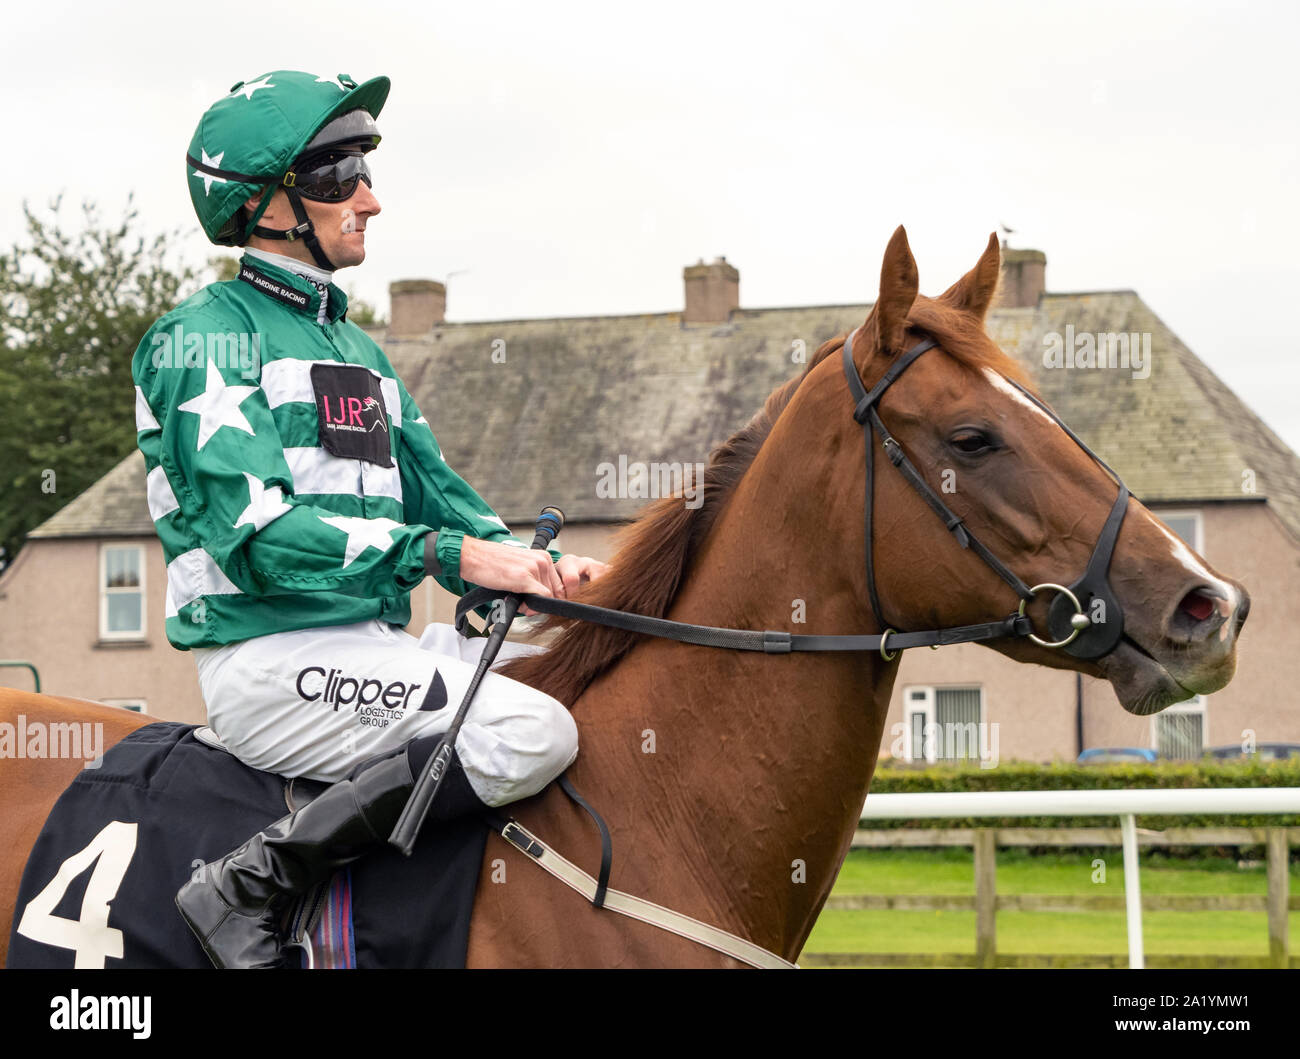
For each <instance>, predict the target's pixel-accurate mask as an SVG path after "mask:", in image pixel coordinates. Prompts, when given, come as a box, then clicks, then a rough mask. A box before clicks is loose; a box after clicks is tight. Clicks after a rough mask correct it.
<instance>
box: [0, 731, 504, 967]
mask: <svg viewBox="0 0 1300 1059" xmlns="http://www.w3.org/2000/svg"><path fill="white" fill-rule="evenodd" d="M196 733H198V734H196ZM206 734H207V730H206V729H199V728H197V726H195V725H187V724H178V723H175V722H160V723H158V724H151V725H147V726H145V727H144V728H140V729H137V730H136V731H134V732H132V733H131V734H130V735H128V736H127V737H126V738H125V739H123V740H122V741H121V742H119V743H118V744H117V745H116V746H114V747H112V748H111V749H110V750H109V751H108V752H107V753H106V754H105V755H104V758H103V762H102V764H101V765H100V767H99V768H88V769H84V770H82V772H81V773H80V774H79V775H78V776H77V778H76V779H75V780H74V781H73V782H72V784H71V785H70V786H69V787H68V789H67V790H66V791H64V792H63V794H62V795H61V796H60V798H59V800H58V802H57V803H55V806H54V808H53V810H51V812H50V816H49V818H48V819H47V820H46V822H45V826H44V828H43V829H42V831H41V834H40V837H39V838H38V839H37V841H36V845H35V846H34V847H33V848H32V853H31V856H30V857H29V858H28V861H27V866H26V868H25V869H24V871H23V879H22V885H21V886H20V888H19V892H18V903H17V906H16V907H15V910H14V919H13V921H14V928H13V933H12V935H11V936H10V939H9V958H8V962H7V966H9V967H39V968H74V967H77V968H80V967H87V968H90V967H108V968H115V967H145V968H170V967H211V966H212V965H211V963H210V962H209V960H208V958H207V956H206V955H205V954H204V952H203V950H202V949H201V948H200V947H199V943H198V941H197V940H196V939H195V937H194V934H193V933H192V932H191V931H190V928H189V927H188V926H187V925H186V924H185V922H184V920H182V919H181V917H180V914H179V913H178V912H177V910H176V905H175V903H174V899H175V896H176V891H177V890H178V889H180V887H181V886H182V884H184V883H185V881H186V880H187V879H188V878H189V877H190V875H191V874H192V873H193V872H194V871H196V870H198V869H199V868H200V867H201V866H202V865H204V864H207V863H209V862H212V861H216V860H219V859H220V858H221V857H223V856H225V855H226V854H227V853H229V852H230V850H232V849H234V848H236V847H237V846H239V845H240V844H241V843H242V842H244V841H245V840H246V839H247V838H248V836H249V835H250V834H254V833H256V832H257V831H260V830H261V829H262V828H264V827H266V826H267V825H268V824H269V823H271V822H272V821H274V820H278V819H280V818H281V817H283V816H284V814H285V812H286V805H289V807H290V808H296V807H298V806H300V805H303V804H305V803H306V802H307V801H310V799H311V798H313V797H315V796H316V795H317V794H318V793H319V792H320V791H322V790H324V789H325V787H326V786H328V785H327V784H324V783H315V782H310V781H304V780H295V781H293V782H292V785H290V783H289V781H286V780H285V779H283V778H282V777H280V776H276V775H273V774H271V773H269V772H259V771H257V770H255V769H251V768H249V767H248V766H246V765H244V764H242V763H241V762H240V761H239V760H238V759H236V758H235V757H234V756H233V755H231V754H229V753H227V752H226V751H225V750H223V749H220V748H219V746H218V745H215V740H213V741H212V744H209V743H208V742H205V741H204V740H203V739H202V738H200V736H203V735H206ZM290 798H291V799H292V803H291V804H290V802H289V799H290ZM486 840H487V828H486V827H485V826H484V823H483V821H482V820H479V819H476V818H474V817H469V818H465V819H460V820H455V821H452V822H450V823H446V824H440V825H439V826H438V827H430V828H426V829H425V831H424V832H423V833H422V834H421V837H420V842H419V844H418V845H417V846H416V848H415V850H414V853H413V855H412V856H411V857H410V858H409V859H408V858H406V857H404V856H402V855H401V854H400V853H398V852H397V851H396V850H393V849H391V848H387V847H385V848H384V849H382V850H377V851H375V852H374V853H373V854H370V855H368V856H366V857H363V858H362V859H360V860H359V861H356V862H355V863H354V864H352V865H351V866H350V867H349V868H347V869H345V870H344V871H341V872H339V873H338V874H337V875H336V876H335V877H334V879H333V880H332V881H331V882H330V883H329V884H327V885H326V886H323V887H320V888H318V889H317V890H316V891H313V892H311V893H308V895H307V897H306V899H305V900H304V901H303V902H300V904H299V906H298V907H297V908H296V909H295V910H294V911H293V917H292V921H291V922H289V923H287V924H286V927H287V929H288V931H290V932H291V933H292V936H294V937H297V936H299V935H300V934H301V935H305V937H306V939H307V940H308V941H309V942H310V943H311V945H310V948H311V952H312V958H311V960H310V965H311V966H315V967H359V968H364V967H388V968H399V967H400V968H409V967H438V968H443V967H464V965H465V953H466V948H467V945H468V940H469V916H470V911H471V909H472V906H473V900H474V887H475V884H476V883H477V881H478V873H479V866H480V864H481V862H482V857H483V849H484V844H485V842H486ZM306 965H308V957H307V955H306V953H304V966H306Z"/></svg>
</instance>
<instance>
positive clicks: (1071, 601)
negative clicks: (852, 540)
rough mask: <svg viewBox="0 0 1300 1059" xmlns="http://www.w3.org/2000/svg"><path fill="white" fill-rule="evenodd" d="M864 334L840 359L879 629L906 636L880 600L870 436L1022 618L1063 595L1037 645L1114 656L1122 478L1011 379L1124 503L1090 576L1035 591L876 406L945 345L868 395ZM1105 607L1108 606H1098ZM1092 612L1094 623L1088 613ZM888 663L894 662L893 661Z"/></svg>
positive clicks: (1100, 542)
mask: <svg viewBox="0 0 1300 1059" xmlns="http://www.w3.org/2000/svg"><path fill="white" fill-rule="evenodd" d="M857 333H858V332H857V330H854V331H852V332H851V333H850V334H849V336H848V338H846V339H845V340H844V348H843V350H842V351H841V355H842V360H843V364H844V374H845V377H846V378H847V379H848V383H849V390H850V391H851V392H852V394H853V397H854V400H855V401H856V402H857V405H856V407H855V408H854V409H853V418H854V419H855V420H856V421H857V422H858V423H860V424H862V430H863V436H864V438H865V440H866V450H867V495H866V502H865V505H864V507H865V517H864V522H865V536H866V567H867V594H868V596H869V598H870V600H871V611H872V613H873V614H874V615H875V618H876V622H877V624H878V625H879V626H880V627H881V628H882V629H884V630H885V634H884V635H885V637H886V640H888V637H889V636H891V635H895V636H897V635H900V634H898V633H896V632H895V630H894V629H892V628H891V627H890V626H889V624H888V622H886V620H885V617H884V615H883V613H882V610H881V606H880V596H879V595H878V594H877V592H876V572H875V561H874V558H873V555H872V545H871V537H872V533H871V524H872V507H873V505H872V497H873V494H874V487H875V482H874V479H875V470H874V464H875V461H874V458H873V453H872V445H871V432H872V429H873V428H874V429H875V432H876V433H877V434H878V435H880V442H881V447H882V448H883V450H884V452H885V455H886V456H888V457H889V461H890V462H891V463H892V464H893V465H894V466H895V467H897V468H898V470H899V472H900V473H901V474H902V475H903V478H904V479H905V480H906V481H907V482H908V484H910V485H911V486H912V488H913V489H915V490H916V491H917V492H918V493H919V494H920V495H921V499H923V500H924V501H925V502H926V503H927V504H928V505H929V506H930V508H931V509H932V510H933V511H934V512H935V514H937V515H938V516H939V518H941V519H942V520H943V523H944V525H945V526H947V527H948V530H949V531H950V532H951V533H952V534H953V536H955V537H956V538H957V543H958V544H960V545H961V546H962V547H963V548H969V549H970V550H971V551H973V552H974V553H975V554H976V555H978V556H979V557H980V558H981V559H982V560H984V563H985V565H987V566H988V567H989V569H991V570H992V571H993V572H994V573H995V574H997V575H998V577H1000V578H1001V579H1002V580H1003V581H1005V582H1006V583H1007V584H1008V585H1010V586H1011V588H1012V589H1013V590H1014V591H1015V593H1016V595H1018V596H1019V597H1020V609H1019V611H1018V614H1019V615H1020V616H1023V615H1024V613H1025V606H1026V605H1027V604H1028V603H1029V602H1030V601H1031V600H1032V599H1033V598H1034V596H1035V595H1036V594H1037V593H1038V592H1040V591H1042V590H1044V589H1051V590H1053V591H1055V592H1056V593H1057V597H1056V599H1055V600H1053V602H1052V606H1051V608H1050V610H1049V612H1048V631H1049V632H1050V634H1051V635H1052V636H1054V637H1056V639H1054V640H1044V639H1042V638H1041V637H1039V636H1036V635H1034V633H1033V632H1028V633H1026V634H1025V635H1027V636H1028V637H1029V639H1031V640H1032V641H1033V642H1034V643H1036V644H1039V645H1040V646H1042V647H1052V648H1061V649H1063V650H1065V651H1066V652H1067V653H1068V654H1071V655H1074V656H1075V657H1076V658H1099V657H1100V656H1101V655H1104V654H1106V653H1108V652H1109V651H1111V650H1113V649H1114V647H1115V645H1116V644H1117V643H1119V640H1120V637H1121V636H1122V635H1123V633H1124V614H1123V610H1122V608H1121V607H1120V604H1119V600H1118V599H1117V598H1116V596H1115V593H1114V591H1113V590H1112V589H1111V587H1110V582H1109V580H1108V579H1107V573H1108V571H1109V569H1110V560H1111V556H1112V555H1113V554H1114V551H1115V542H1116V541H1117V540H1118V538H1119V529H1120V526H1121V524H1122V523H1123V522H1124V515H1125V512H1126V511H1127V510H1128V499H1129V491H1128V489H1127V487H1126V486H1125V485H1124V483H1123V482H1122V481H1120V478H1119V476H1118V475H1117V474H1116V473H1115V472H1114V471H1113V470H1111V469H1110V467H1108V466H1107V465H1106V464H1105V463H1104V462H1103V461H1102V460H1101V458H1100V457H1099V456H1098V455H1097V454H1096V453H1095V452H1093V451H1092V449H1090V448H1088V446H1087V445H1085V444H1084V443H1083V442H1082V441H1081V440H1080V439H1079V437H1078V435H1076V434H1075V433H1074V432H1073V431H1072V430H1070V428H1069V427H1067V426H1066V425H1065V424H1064V423H1062V422H1061V420H1060V418H1059V417H1058V416H1057V415H1056V413H1054V412H1053V411H1052V410H1051V409H1050V408H1048V407H1047V406H1046V405H1045V404H1043V402H1042V401H1040V400H1038V398H1037V397H1035V396H1034V395H1033V394H1031V393H1030V392H1029V391H1028V390H1026V389H1025V388H1024V387H1023V386H1021V385H1020V384H1019V383H1017V382H1015V381H1014V380H1011V379H1008V380H1007V381H1008V382H1010V383H1011V385H1012V386H1014V387H1015V388H1016V389H1017V390H1019V391H1020V393H1021V394H1023V395H1024V397H1025V398H1026V399H1028V400H1029V401H1031V402H1032V403H1033V404H1034V405H1035V406H1036V407H1037V408H1039V409H1040V410H1041V411H1042V412H1043V413H1044V414H1045V415H1047V416H1048V418H1050V419H1051V420H1052V421H1053V422H1054V423H1056V425H1057V426H1059V427H1060V428H1061V429H1062V430H1063V431H1065V433H1066V434H1067V435H1068V436H1069V437H1070V438H1072V439H1073V440H1074V442H1075V444H1077V445H1078V446H1079V448H1081V449H1083V451H1084V452H1086V453H1087V454H1088V455H1089V456H1091V457H1092V458H1093V459H1094V460H1096V461H1097V463H1099V464H1100V465H1101V466H1102V468H1103V469H1105V471H1106V473H1107V474H1109V475H1110V476H1111V477H1112V478H1114V479H1115V482H1116V484H1117V485H1118V486H1119V495H1118V496H1117V497H1116V498H1115V504H1114V506H1113V507H1112V508H1111V510H1110V514H1109V515H1108V516H1107V518H1106V524H1105V525H1104V526H1103V527H1102V530H1101V534H1100V536H1099V537H1098V538H1097V544H1096V546H1095V547H1094V548H1093V552H1092V558H1090V559H1089V560H1088V566H1087V569H1086V570H1085V571H1084V574H1083V576H1082V577H1080V578H1079V579H1078V580H1077V581H1075V582H1074V584H1072V585H1070V586H1069V587H1066V586H1064V585H1059V584H1056V583H1054V582H1045V583H1043V584H1040V585H1034V586H1033V587H1032V588H1030V587H1029V586H1028V585H1026V584H1025V583H1024V581H1022V580H1021V579H1020V578H1019V577H1017V576H1016V575H1015V574H1014V573H1013V572H1012V571H1011V570H1009V569H1008V568H1007V567H1006V565H1005V564H1004V563H1003V562H1002V561H1001V560H1000V559H998V557H997V556H996V555H994V554H993V553H992V552H991V551H989V549H988V548H986V547H985V546H984V545H983V544H982V543H981V542H980V540H979V538H977V537H976V536H975V535H974V534H973V533H971V532H970V530H969V529H967V528H966V526H965V524H964V522H963V520H962V518H961V516H959V515H957V514H955V513H954V512H953V511H952V509H951V508H950V507H948V505H947V504H945V503H944V502H943V500H942V498H941V497H940V496H939V494H938V493H936V492H935V491H934V489H932V488H931V487H930V485H929V483H927V482H926V480H925V479H924V478H922V477H921V475H920V474H919V473H918V472H917V470H916V467H915V466H913V464H912V461H911V460H909V459H908V458H907V454H906V453H905V452H903V448H902V446H901V445H899V443H898V440H897V439H896V438H895V437H894V436H893V435H892V434H890V432H889V431H888V429H886V427H885V424H884V422H883V421H882V420H881V418H880V413H879V412H878V411H877V406H878V405H879V404H880V399H881V398H882V397H883V396H884V395H885V392H886V391H887V390H888V389H889V387H890V386H892V385H893V384H894V383H895V382H897V381H898V378H899V376H901V375H902V374H903V372H905V371H906V370H907V369H908V368H909V367H910V366H911V365H912V364H913V363H914V362H915V361H916V359H917V358H918V357H919V356H921V354H922V353H924V352H926V350H929V349H934V348H935V347H936V346H937V345H938V343H937V342H935V340H934V339H932V338H927V339H924V340H922V341H921V342H918V343H917V344H916V345H914V346H913V347H912V348H911V349H909V350H908V351H907V352H906V353H904V354H903V355H902V356H901V357H899V358H898V359H897V360H895V361H894V363H893V364H892V365H890V367H889V370H888V371H886V372H885V374H884V375H883V376H881V378H880V381H879V382H877V383H876V385H875V386H873V387H872V388H871V390H870V391H869V392H868V390H867V388H866V387H865V386H864V385H863V383H862V379H861V378H860V377H859V375H858V369H857V368H856V366H855V365H854V363H853V339H854V338H855V337H856V336H857ZM1098 601H1100V602H1101V604H1102V605H1101V606H1100V607H1097V606H1095V604H1096V603H1097V602H1098ZM1089 610H1092V611H1093V616H1092V617H1090V616H1089V613H1088V611H1089ZM887 650H888V649H887V647H886V646H885V645H884V644H882V645H881V651H882V653H885V652H887ZM886 657H887V658H889V657H892V655H890V654H886Z"/></svg>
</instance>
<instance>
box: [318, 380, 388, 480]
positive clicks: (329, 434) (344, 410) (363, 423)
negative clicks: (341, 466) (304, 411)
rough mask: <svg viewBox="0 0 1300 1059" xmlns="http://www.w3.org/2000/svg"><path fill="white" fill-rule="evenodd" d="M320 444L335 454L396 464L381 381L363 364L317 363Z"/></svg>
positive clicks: (369, 461)
mask: <svg viewBox="0 0 1300 1059" xmlns="http://www.w3.org/2000/svg"><path fill="white" fill-rule="evenodd" d="M311 388H312V391H313V392H314V393H315V395H316V416H317V420H318V422H319V425H320V443H321V445H323V446H324V448H325V451H326V452H328V453H330V454H331V455H333V456H341V457H343V458H344V459H349V460H365V461H366V462H368V463H375V464H378V465H379V466H380V467H391V466H393V447H392V443H391V442H390V441H389V436H388V413H387V411H385V409H384V396H383V392H382V391H381V390H380V388H379V380H378V379H377V378H376V377H375V375H374V373H373V372H371V371H370V369H369V368H363V367H361V366H360V365H359V364H313V365H312V366H311Z"/></svg>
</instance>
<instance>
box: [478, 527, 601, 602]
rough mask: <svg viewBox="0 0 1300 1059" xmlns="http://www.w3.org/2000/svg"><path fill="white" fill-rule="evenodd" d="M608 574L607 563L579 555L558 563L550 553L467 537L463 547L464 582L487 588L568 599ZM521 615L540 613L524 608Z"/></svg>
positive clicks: (570, 556) (566, 557) (562, 559)
mask: <svg viewBox="0 0 1300 1059" xmlns="http://www.w3.org/2000/svg"><path fill="white" fill-rule="evenodd" d="M604 572H605V564H604V563H602V562H598V561H597V560H595V559H585V558H581V557H579V556H575V555H566V556H563V557H562V558H561V559H560V561H559V562H558V563H557V562H554V561H553V560H552V559H551V556H550V553H549V552H545V551H542V550H540V549H533V548H519V547H516V546H514V545H510V544H497V543H495V542H493V541H483V540H479V539H478V538H476V537H465V539H464V541H463V542H462V544H461V550H460V576H461V579H462V580H464V581H471V582H473V583H474V584H476V585H481V586H482V587H484V588H496V589H501V590H503V591H506V592H528V593H532V594H534V595H538V596H550V597H552V598H559V599H565V598H567V597H568V594H569V591H570V590H571V589H577V588H578V586H579V585H582V584H585V583H586V582H587V581H592V580H595V579H596V578H597V577H599V576H600V575H601V574H602V573H604ZM519 612H520V613H521V614H524V615H530V614H535V613H537V612H536V611H534V610H531V609H530V608H528V607H520V611H519Z"/></svg>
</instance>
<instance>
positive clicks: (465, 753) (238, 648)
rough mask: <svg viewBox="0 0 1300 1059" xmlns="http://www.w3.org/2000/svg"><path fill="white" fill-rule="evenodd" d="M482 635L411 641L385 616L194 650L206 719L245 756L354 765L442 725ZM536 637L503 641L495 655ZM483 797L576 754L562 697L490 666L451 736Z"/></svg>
mask: <svg viewBox="0 0 1300 1059" xmlns="http://www.w3.org/2000/svg"><path fill="white" fill-rule="evenodd" d="M486 643H487V640H486V639H484V638H474V639H467V638H465V637H462V636H460V635H459V634H458V633H457V632H456V630H455V629H454V628H453V627H452V626H450V625H441V624H431V625H429V626H428V627H427V628H426V629H425V630H424V632H423V634H422V635H421V636H420V638H419V639H418V640H417V639H416V638H415V637H414V636H411V635H410V634H408V633H406V632H404V631H402V630H401V629H398V628H395V627H393V626H391V625H389V624H387V623H386V622H381V621H367V622H358V623H357V624H355V625H342V626H332V627H328V628H316V629H300V630H295V631H292V632H283V633H274V634H272V635H269V636H258V637H255V638H253V639H251V640H243V641H240V642H239V643H233V644H227V645H225V646H223V647H215V648H205V649H199V650H195V651H194V655H195V659H196V661H197V662H198V667H199V686H200V688H201V689H202V692H203V698H204V701H205V702H206V703H207V707H208V725H209V726H210V727H211V728H212V730H213V731H214V732H216V734H217V735H218V736H219V737H220V738H221V740H222V742H224V743H225V744H226V746H227V748H229V750H230V751H231V753H233V754H234V755H235V756H236V757H238V758H239V759H240V760H241V761H243V762H244V763H245V764H247V765H250V766H252V767H253V768H256V769H261V770H263V771H265V772H274V773H278V774H279V775H282V776H302V777H305V778H307V779H314V780H325V781H327V782H334V781H336V780H339V779H342V778H343V777H344V776H346V775H347V774H348V773H349V772H350V771H351V770H352V769H353V768H354V767H355V766H356V765H357V764H358V763H360V762H361V761H363V760H364V759H366V758H368V757H373V756H375V755H377V754H382V753H384V752H385V751H389V750H392V749H394V748H396V747H398V746H401V745H403V744H405V743H408V742H410V740H412V739H415V738H418V737H420V736H428V735H438V734H441V733H442V732H445V731H446V730H447V728H448V726H449V725H450V724H451V719H452V717H453V716H454V715H455V713H456V710H457V708H458V707H459V706H460V703H461V699H462V698H463V697H464V694H465V690H466V688H467V687H468V686H469V681H470V678H471V677H472V676H473V675H474V670H475V668H476V667H477V665H478V660H479V657H480V656H481V654H482V651H483V646H484V645H485V644H486ZM541 650H542V648H541V647H537V646H533V645H528V644H516V643H510V642H508V641H507V642H506V643H504V644H502V645H501V650H500V653H499V654H498V655H497V658H496V661H495V662H494V663H493V667H492V668H493V670H495V669H496V668H497V666H499V665H500V664H501V663H503V662H505V661H507V660H509V659H511V658H516V657H518V656H519V655H522V654H532V653H535V652H538V651H541ZM456 752H457V754H458V756H459V757H460V761H461V765H462V766H463V767H464V769H465V775H466V777H467V778H468V779H469V782H470V786H471V787H473V789H474V793H475V794H477V795H478V797H479V799H480V800H481V801H483V802H484V803H485V804H487V805H492V806H496V805H505V804H506V803H508V802H513V801H517V800H518V799H520V798H526V797H528V796H530V795H533V794H536V793H537V792H538V791H540V790H541V789H542V788H543V787H545V786H546V784H548V783H549V782H550V781H551V780H553V779H554V778H555V777H556V776H558V775H559V774H560V773H561V772H563V771H564V770H565V769H566V768H567V767H568V766H569V765H570V764H571V763H572V762H573V760H574V758H575V757H577V755H578V729H577V726H576V725H575V724H574V723H573V718H572V717H571V716H570V714H569V711H568V710H567V709H565V708H564V706H563V705H562V704H561V703H559V702H557V701H556V700H555V699H553V698H551V697H550V696H549V695H544V694H542V693H541V692H540V691H536V690H534V689H533V688H530V687H528V686H527V685H525V684H521V683H519V682H518V681H515V680H510V679H509V678H507V677H503V676H501V675H500V674H499V673H495V672H492V671H489V672H488V673H487V674H486V675H485V676H484V677H483V681H482V683H481V684H480V685H479V689H478V692H477V693H476V694H475V696H474V702H473V704H472V705H471V706H470V708H469V712H468V713H467V714H466V716H465V721H464V724H462V726H461V729H460V734H459V736H458V737H457V739H456Z"/></svg>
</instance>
